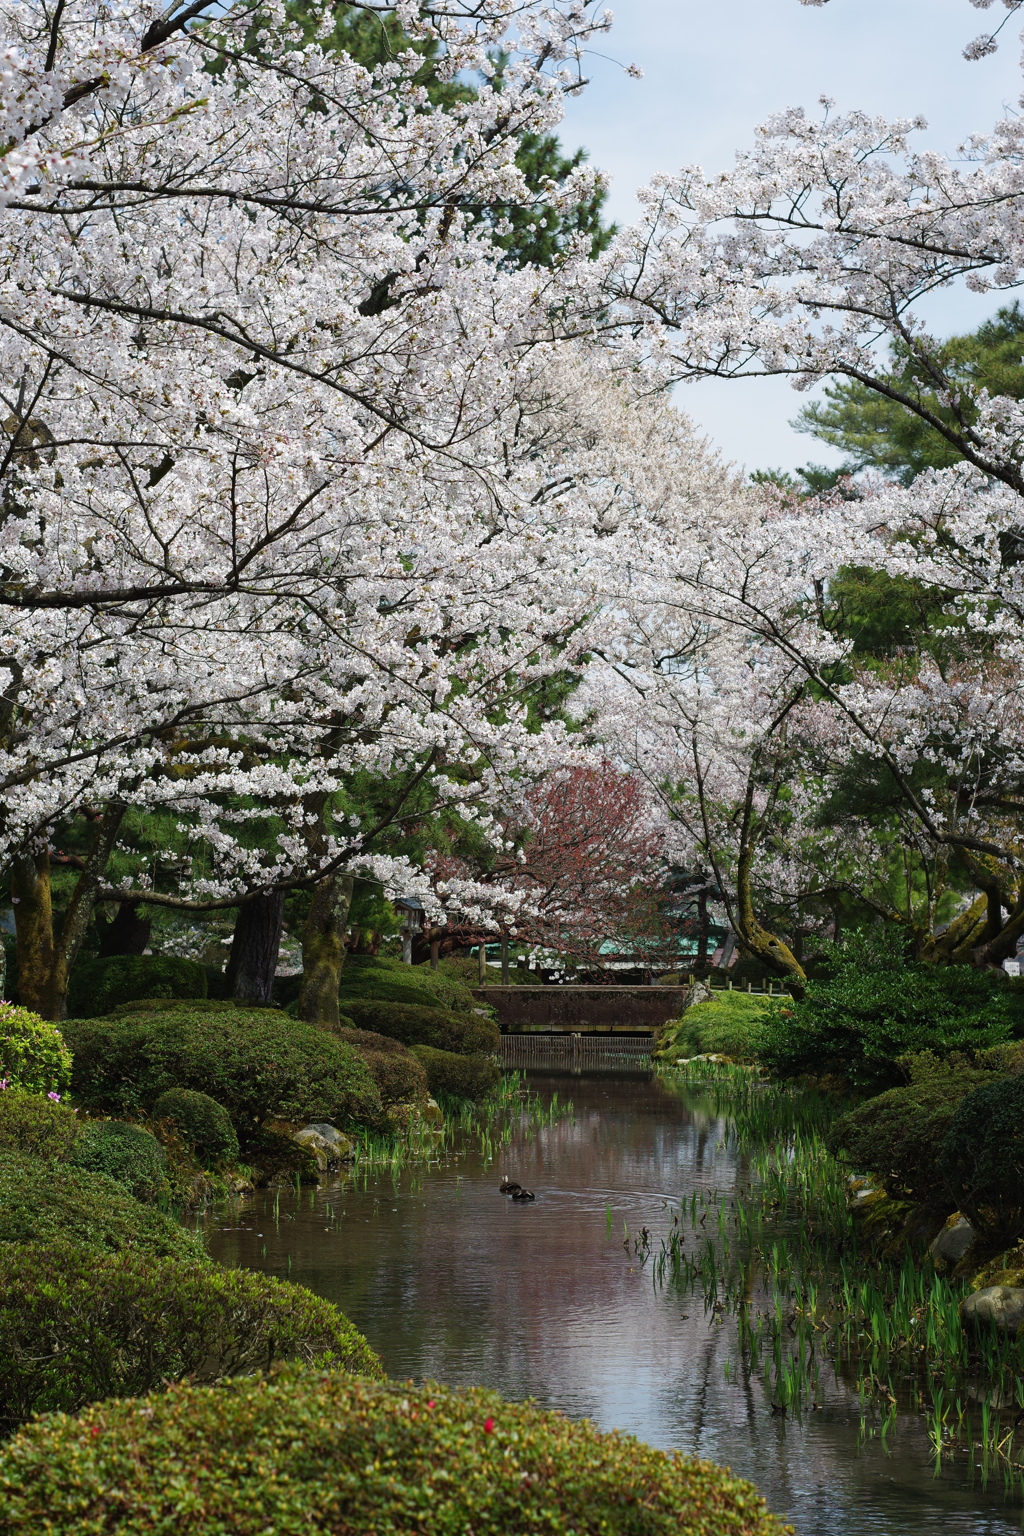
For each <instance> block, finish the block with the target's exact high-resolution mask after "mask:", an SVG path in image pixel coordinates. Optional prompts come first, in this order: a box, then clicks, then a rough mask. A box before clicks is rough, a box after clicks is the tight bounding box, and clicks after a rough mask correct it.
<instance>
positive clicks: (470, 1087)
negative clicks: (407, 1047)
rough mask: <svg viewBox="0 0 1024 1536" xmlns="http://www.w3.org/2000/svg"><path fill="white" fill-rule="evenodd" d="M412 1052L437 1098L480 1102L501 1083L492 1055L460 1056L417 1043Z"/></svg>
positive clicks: (499, 1073)
mask: <svg viewBox="0 0 1024 1536" xmlns="http://www.w3.org/2000/svg"><path fill="white" fill-rule="evenodd" d="M412 1053H413V1055H414V1056H415V1057H416V1058H417V1060H418V1061H420V1062H421V1063H422V1065H423V1068H424V1071H425V1072H426V1074H427V1085H428V1087H429V1088H430V1091H431V1093H432V1094H433V1095H434V1097H435V1098H439V1097H447V1098H450V1099H473V1100H474V1101H478V1100H480V1099H483V1098H486V1096H487V1095H488V1094H489V1093H491V1092H492V1091H493V1090H494V1089H495V1088H496V1087H497V1086H498V1080H499V1078H500V1077H501V1072H500V1070H499V1068H498V1064H497V1062H496V1061H492V1060H491V1058H490V1057H489V1056H459V1055H456V1054H455V1052H454V1051H436V1050H434V1049H433V1048H432V1047H431V1046H429V1045H414V1046H413V1047H412Z"/></svg>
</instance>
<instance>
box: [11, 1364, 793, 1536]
mask: <svg viewBox="0 0 1024 1536" xmlns="http://www.w3.org/2000/svg"><path fill="white" fill-rule="evenodd" d="M183 1513H184V1514H185V1516H186V1519H187V1523H188V1528H189V1529H191V1530H195V1531H202V1532H211V1533H212V1532H217V1533H218V1536H266V1533H267V1532H269V1531H272V1532H273V1533H274V1536H308V1533H310V1532H323V1533H325V1536H327V1533H330V1536H409V1533H410V1532H412V1531H415V1532H417V1536H462V1533H465V1532H468V1531H472V1532H473V1536H513V1533H518V1532H526V1531H529V1532H531V1533H532V1536H683V1533H685V1536H782V1532H783V1531H784V1530H791V1528H790V1527H783V1526H781V1525H780V1524H779V1522H778V1521H777V1520H775V1518H774V1517H773V1516H772V1515H771V1514H770V1513H769V1512H768V1510H767V1509H766V1507H765V1505H764V1501H763V1500H762V1499H761V1497H760V1496H759V1495H758V1493H757V1491H756V1490H755V1489H754V1488H752V1487H751V1486H750V1484H749V1483H745V1482H743V1481H741V1480H740V1479H738V1478H734V1477H732V1476H731V1474H730V1473H729V1472H728V1471H726V1470H724V1469H723V1468H721V1467H716V1466H713V1465H711V1464H710V1463H708V1462H703V1461H694V1460H691V1459H689V1458H688V1457H685V1456H682V1455H680V1454H679V1453H674V1454H671V1455H669V1454H666V1453H665V1452H662V1451H657V1450H654V1449H653V1448H652V1447H650V1446H647V1445H644V1444H642V1443H641V1442H640V1441H637V1440H634V1439H632V1438H631V1437H629V1436H626V1435H620V1434H603V1433H601V1432H600V1431H598V1430H596V1429H594V1428H593V1427H592V1426H591V1425H590V1424H587V1423H585V1422H584V1423H572V1422H571V1421H569V1420H567V1419H564V1418H562V1417H560V1416H559V1415H557V1414H553V1413H547V1412H543V1411H542V1410H540V1409H538V1408H536V1407H534V1406H533V1405H532V1404H529V1403H506V1402H504V1401H502V1399H500V1398H499V1397H497V1396H496V1395H495V1394H494V1393H491V1392H485V1391H480V1390H469V1391H461V1392H455V1391H452V1390H450V1389H448V1388H445V1387H437V1386H431V1385H427V1386H424V1387H422V1388H420V1387H414V1386H413V1385H412V1384H411V1383H404V1384H403V1383H390V1382H388V1383H376V1382H371V1381H367V1380H364V1379H361V1378H358V1377H353V1376H349V1375H345V1374H342V1373H335V1372H331V1373H319V1372H317V1373H313V1372H309V1371H301V1370H297V1369H296V1368H294V1367H285V1368H283V1369H282V1370H280V1371H278V1372H275V1373H274V1374H273V1375H271V1376H270V1377H269V1378H267V1377H261V1378H255V1379H254V1378H249V1379H244V1380H235V1381H231V1382H228V1383H226V1384H225V1385H224V1386H222V1387H212V1388H211V1387H208V1388H200V1387H186V1386H178V1387H172V1388H171V1389H170V1390H169V1391H168V1392H167V1393H165V1394H162V1395H160V1396H152V1397H148V1398H145V1399H143V1400H141V1401H134V1402H132V1401H128V1402H117V1401H114V1402H106V1403H100V1404H97V1405H96V1406H94V1407H92V1408H90V1409H88V1410H87V1411H86V1412H85V1413H83V1414H82V1415H81V1417H80V1418H77V1419H73V1418H69V1417H66V1416H65V1415H62V1414H60V1415H54V1416H52V1417H49V1418H46V1419H44V1420H41V1421H40V1422H38V1423H36V1424H33V1425H30V1426H29V1427H28V1428H27V1429H25V1430H23V1431H22V1432H21V1433H20V1434H19V1435H18V1436H17V1437H16V1438H15V1439H14V1440H12V1441H11V1442H10V1443H9V1444H8V1446H7V1447H6V1448H5V1449H4V1451H3V1453H2V1454H0V1529H2V1530H3V1531H4V1532H5V1533H25V1536H29V1533H31V1536H65V1533H66V1536H99V1533H101V1532H103V1533H106V1532H109V1531H111V1530H117V1531H118V1533H119V1536H143V1533H145V1536H152V1533H154V1532H155V1531H163V1530H167V1531H170V1530H173V1529H178V1528H179V1526H180V1523H181V1520H182V1516H183Z"/></svg>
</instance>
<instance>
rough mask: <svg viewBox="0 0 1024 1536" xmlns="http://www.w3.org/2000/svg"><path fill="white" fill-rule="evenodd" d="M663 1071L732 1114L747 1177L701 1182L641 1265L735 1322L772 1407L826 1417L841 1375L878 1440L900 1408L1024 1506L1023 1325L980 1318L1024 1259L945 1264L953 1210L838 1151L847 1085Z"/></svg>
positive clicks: (740, 1363) (720, 1066)
mask: <svg viewBox="0 0 1024 1536" xmlns="http://www.w3.org/2000/svg"><path fill="white" fill-rule="evenodd" d="M659 1075H660V1077H662V1080H663V1081H665V1083H666V1084H668V1086H676V1084H677V1086H679V1087H680V1089H683V1087H685V1089H688V1091H692V1089H694V1087H697V1089H700V1091H702V1092H703V1094H706V1095H708V1098H709V1103H711V1107H712V1111H714V1114H715V1115H722V1117H725V1118H726V1120H728V1123H729V1129H728V1132H726V1135H728V1140H729V1143H731V1144H732V1147H734V1149H735V1150H737V1152H738V1154H742V1155H743V1163H745V1167H746V1184H745V1187H742V1189H737V1190H735V1192H728V1193H726V1192H718V1190H715V1189H703V1190H695V1192H694V1193H692V1195H691V1198H689V1200H688V1201H682V1203H680V1204H679V1206H677V1207H676V1209H674V1210H672V1212H671V1220H669V1226H668V1230H666V1232H663V1233H662V1235H660V1236H656V1238H652V1240H651V1243H649V1244H648V1246H645V1247H643V1250H642V1252H639V1255H637V1256H639V1260H640V1263H645V1264H649V1267H651V1275H652V1283H654V1284H656V1286H657V1287H674V1289H679V1290H680V1292H682V1293H683V1295H685V1296H688V1298H694V1296H702V1298H703V1306H705V1309H706V1312H708V1315H715V1313H717V1315H722V1313H726V1315H731V1316H732V1318H734V1319H735V1324H737V1359H735V1364H734V1366H732V1367H731V1370H734V1373H735V1379H737V1381H743V1379H745V1378H749V1376H754V1378H760V1379H761V1381H763V1382H765V1387H766V1393H768V1398H769V1401H771V1404H772V1412H777V1413H781V1415H786V1413H788V1415H797V1416H798V1415H801V1413H804V1412H808V1410H812V1409H814V1407H815V1404H817V1389H818V1382H820V1381H821V1376H823V1373H826V1372H832V1373H835V1375H837V1376H838V1378H841V1379H843V1381H844V1382H847V1384H849V1385H852V1387H855V1390H857V1393H858V1396H860V1401H861V1435H863V1436H878V1438H880V1439H881V1442H883V1445H884V1442H886V1438H887V1436H889V1435H890V1433H892V1430H894V1427H895V1422H897V1416H898V1415H900V1413H913V1415H921V1416H924V1418H926V1421H927V1430H929V1438H930V1442H932V1448H933V1456H935V1465H936V1470H938V1468H940V1467H941V1465H943V1462H947V1461H952V1462H955V1464H956V1465H960V1467H963V1468H964V1470H966V1471H967V1473H969V1475H970V1476H973V1475H975V1473H976V1475H978V1478H979V1481H981V1484H983V1487H984V1485H987V1484H989V1482H990V1481H993V1479H999V1481H1001V1482H1003V1487H1004V1491H1006V1495H1007V1498H1012V1499H1013V1501H1015V1502H1018V1501H1021V1499H1024V1430H1022V1427H1021V1419H1022V1418H1024V1346H1022V1342H1021V1339H1019V1338H1018V1326H1013V1327H1012V1329H1006V1327H1003V1329H1001V1327H996V1326H986V1321H984V1318H983V1319H981V1321H979V1322H978V1324H976V1326H975V1327H972V1326H970V1319H969V1318H967V1316H966V1315H964V1303H966V1301H969V1298H972V1296H975V1295H978V1293H979V1292H983V1290H986V1289H987V1287H989V1286H992V1284H993V1281H999V1279H1003V1281H1010V1283H1016V1286H1019V1284H1021V1279H1022V1278H1024V1252H1021V1249H1019V1247H1013V1249H1012V1250H1010V1252H1009V1253H1004V1255H995V1256H990V1258H989V1260H987V1263H983V1256H978V1255H975V1258H973V1261H972V1260H970V1256H969V1255H966V1256H963V1258H961V1260H960V1261H958V1263H955V1264H950V1263H944V1261H943V1258H941V1256H932V1253H933V1252H935V1247H933V1240H935V1235H936V1233H935V1227H936V1226H938V1229H940V1233H941V1232H943V1230H947V1229H949V1226H950V1220H949V1218H944V1217H943V1213H941V1212H924V1213H923V1212H921V1209H920V1207H917V1206H915V1204H913V1203H912V1201H906V1200H903V1201H901V1200H894V1198H892V1197H889V1195H887V1193H886V1192H884V1187H880V1186H878V1184H875V1186H872V1183H870V1181H869V1180H867V1178H863V1177H861V1178H858V1177H857V1175H855V1174H852V1172H851V1169H849V1166H844V1164H843V1163H840V1161H838V1160H837V1158H835V1157H834V1155H832V1152H831V1150H829V1147H827V1146H826V1141H827V1140H831V1135H829V1134H831V1130H832V1127H834V1126H835V1124H837V1123H838V1121H840V1120H841V1118H843V1111H844V1109H847V1107H849V1103H847V1101H843V1100H841V1098H837V1095H835V1092H821V1091H820V1089H815V1087H809V1086H803V1084H788V1083H780V1081H772V1080H768V1078H761V1077H760V1075H758V1074H757V1072H752V1071H751V1069H749V1068H743V1066H737V1064H732V1063H723V1061H708V1060H691V1061H686V1063H680V1064H677V1066H660V1068H659ZM923 1215H924V1221H923V1220H921V1217H923ZM929 1246H932V1253H930V1252H929ZM1018 1324H1019V1319H1018Z"/></svg>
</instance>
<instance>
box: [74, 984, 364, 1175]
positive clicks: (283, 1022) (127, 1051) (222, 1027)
mask: <svg viewBox="0 0 1024 1536" xmlns="http://www.w3.org/2000/svg"><path fill="white" fill-rule="evenodd" d="M63 1028H64V1032H65V1036H66V1038H67V1041H68V1044H69V1045H70V1047H71V1050H72V1053H73V1056H74V1073H73V1077H72V1088H73V1091H74V1094H75V1096H76V1098H77V1099H79V1100H80V1101H81V1103H82V1104H83V1105H84V1106H85V1107H86V1108H87V1109H88V1110H90V1111H92V1112H98V1113H107V1114H115V1115H116V1114H126V1115H133V1114H138V1113H139V1112H140V1111H142V1112H148V1111H149V1110H150V1109H151V1108H152V1106H153V1105H154V1104H155V1103H156V1101H157V1099H158V1098H159V1097H160V1095H161V1094H164V1093H166V1092H167V1091H168V1090H170V1089H172V1088H191V1089H195V1090H197V1091H199V1092H202V1093H207V1094H209V1095H210V1097H212V1098H213V1099H215V1100H216V1102H217V1103H218V1104H221V1105H223V1107H224V1108H225V1109H226V1110H227V1111H228V1113H229V1115H230V1116H231V1119H232V1121H233V1122H234V1125H235V1129H236V1130H237V1132H238V1134H239V1138H240V1140H241V1142H242V1145H243V1150H244V1147H245V1143H246V1141H247V1139H248V1138H251V1137H252V1136H254V1135H255V1134H256V1132H257V1131H258V1129H259V1127H260V1126H261V1125H262V1124H263V1123H264V1122H265V1121H266V1120H269V1119H271V1118H273V1117H274V1116H280V1117H281V1118H282V1119H285V1120H293V1121H294V1120H301V1121H305V1120H324V1121H331V1122H334V1121H335V1120H339V1121H341V1122H342V1123H345V1122H346V1121H356V1122H361V1123H367V1124H373V1123H376V1122H378V1121H379V1119H380V1117H381V1115H382V1113H383V1110H382V1106H381V1102H380V1095H379V1093H378V1091H377V1085H376V1083H375V1082H374V1080H373V1077H372V1075H371V1073H370V1071H369V1069H368V1067H367V1066H366V1064H365V1062H364V1061H363V1060H362V1059H361V1057H360V1056H359V1054H358V1053H357V1052H356V1051H355V1050H353V1049H352V1047H351V1046H348V1045H346V1044H344V1043H343V1042H342V1041H340V1040H336V1039H333V1038H332V1037H331V1036H330V1035H328V1034H325V1033H324V1031H322V1030H319V1029H317V1028H315V1027H314V1026H313V1025H311V1024H302V1023H299V1022H298V1021H297V1020H295V1019H290V1018H288V1017H287V1015H285V1014H283V1013H280V1012H277V1011H275V1010H270V1009H244V1008H231V1007H224V1008H211V1007H210V1005H206V1006H205V1007H204V1008H193V1007H190V1005H189V1004H188V1003H182V1004H179V1005H177V1006H174V1007H166V1006H164V1007H159V1008H149V1009H145V1008H143V1009H139V1010H138V1011H134V1010H132V1009H131V1007H130V1005H129V1008H128V1009H127V1010H125V1011H123V1012H120V1013H118V1014H117V1015H115V1016H114V1017H112V1018H106V1019H70V1020H68V1021H67V1022H66V1023H65V1025H64V1026H63Z"/></svg>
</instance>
